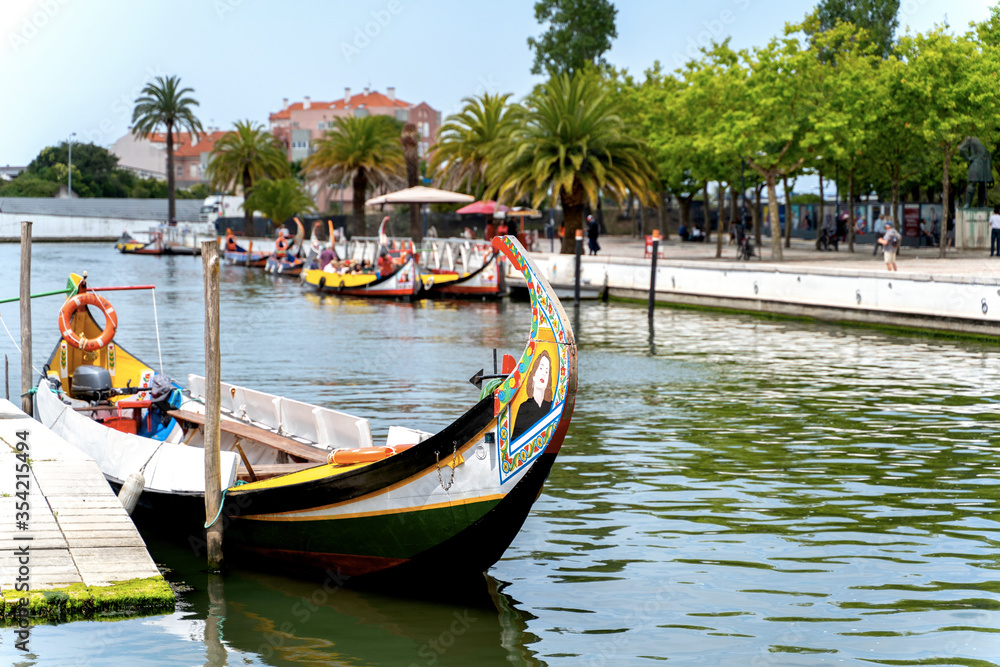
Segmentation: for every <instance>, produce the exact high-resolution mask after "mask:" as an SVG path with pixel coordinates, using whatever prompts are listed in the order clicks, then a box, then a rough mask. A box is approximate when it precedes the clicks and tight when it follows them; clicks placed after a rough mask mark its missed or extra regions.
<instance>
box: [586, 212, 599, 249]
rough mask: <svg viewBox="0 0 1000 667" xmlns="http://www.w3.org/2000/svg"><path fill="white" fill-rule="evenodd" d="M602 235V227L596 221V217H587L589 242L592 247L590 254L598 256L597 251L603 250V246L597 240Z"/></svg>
mask: <svg viewBox="0 0 1000 667" xmlns="http://www.w3.org/2000/svg"><path fill="white" fill-rule="evenodd" d="M600 235H601V225H600V224H598V222H597V221H596V220H594V216H592V215H588V216H587V242H588V245H589V246H590V254H591V255H596V254H597V251H599V250H600V249H601V244H599V243H598V242H597V239H598V238H599V237H600Z"/></svg>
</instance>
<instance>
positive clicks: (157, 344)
mask: <svg viewBox="0 0 1000 667" xmlns="http://www.w3.org/2000/svg"><path fill="white" fill-rule="evenodd" d="M149 291H150V292H152V293H153V326H154V327H155V328H156V354H157V355H159V357H160V375H164V372H163V351H162V350H161V349H160V320H159V319H158V318H157V317H156V288H155V287H154V288H153V289H151V290H149Z"/></svg>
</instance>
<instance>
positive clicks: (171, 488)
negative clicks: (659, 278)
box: [35, 237, 577, 584]
mask: <svg viewBox="0 0 1000 667" xmlns="http://www.w3.org/2000/svg"><path fill="white" fill-rule="evenodd" d="M493 246H494V248H496V249H497V250H498V251H500V252H502V253H503V254H504V255H505V256H506V258H507V260H509V261H510V262H511V264H512V265H513V266H514V267H515V268H516V269H517V270H518V271H520V272H521V273H522V274H523V276H524V278H525V282H526V284H527V285H528V286H529V287H530V290H531V299H532V310H531V312H532V320H531V329H530V334H529V337H528V342H527V345H526V347H525V349H524V351H523V352H522V354H521V357H520V359H519V360H517V361H515V360H514V359H513V357H508V358H505V362H504V369H503V372H502V373H500V374H497V375H493V376H485V377H484V376H482V374H481V373H480V374H478V375H477V378H478V379H479V380H480V382H481V383H482V390H481V394H480V397H479V399H478V400H477V401H476V402H475V404H474V405H473V406H472V407H471V408H470V409H469V410H468V411H466V412H465V414H463V415H461V416H459V417H458V418H457V419H456V420H455V421H454V422H452V423H451V424H450V425H448V426H446V427H445V428H444V429H442V430H441V431H440V432H438V433H435V434H432V433H427V432H424V431H420V430H416V429H410V428H403V427H398V426H392V427H390V428H389V432H388V436H387V440H386V442H385V443H384V444H380V445H379V446H375V443H373V442H372V436H371V429H370V427H369V425H368V421H367V420H366V419H363V418H360V417H355V416H352V415H349V414H346V413H343V412H339V411H335V410H330V409H327V408H322V407H318V406H313V405H309V404H307V403H302V402H299V401H293V400H289V399H286V398H281V397H277V396H272V395H270V394H265V393H262V392H257V391H253V390H250V389H246V388H243V387H238V386H235V385H228V384H223V385H222V428H221V432H222V447H221V449H222V451H221V475H222V485H223V488H225V489H226V491H225V496H224V500H223V507H222V511H221V514H222V515H224V518H223V519H222V520H224V521H225V522H226V523H225V538H224V539H225V545H226V550H227V554H235V555H238V556H240V555H241V556H244V557H248V558H251V559H258V560H264V561H267V562H271V563H275V562H277V563H281V564H282V565H283V566H284V567H285V568H286V569H287V570H289V571H301V572H306V573H312V574H320V575H322V574H323V573H326V572H328V571H334V572H338V573H339V574H341V575H344V576H349V577H352V578H354V577H368V576H374V575H385V574H393V573H394V574H402V575H403V576H404V578H403V581H404V582H405V581H407V580H408V581H411V582H413V583H414V584H415V583H416V582H418V581H426V575H428V574H429V575H431V576H441V577H444V578H443V579H442V581H443V582H447V581H449V580H450V578H451V577H457V576H459V575H462V574H472V573H481V572H483V571H485V570H486V569H487V568H489V567H490V566H491V565H492V564H493V563H495V562H496V561H497V560H498V559H499V558H500V556H501V555H502V554H503V552H504V551H505V550H506V549H507V547H508V546H509V545H510V543H511V541H512V540H513V539H514V537H515V536H516V534H517V532H518V531H519V530H520V527H521V525H522V523H523V522H524V520H525V518H526V517H527V515H528V512H529V511H530V509H531V506H532V504H533V503H534V501H535V499H536V498H537V497H538V495H539V493H540V492H541V487H542V484H543V483H544V481H545V479H546V477H547V476H548V474H549V471H550V469H551V467H552V465H553V463H554V461H555V459H556V455H557V454H558V452H559V449H560V447H561V446H562V442H563V439H564V437H565V435H566V431H567V429H568V427H569V423H570V419H571V417H572V415H573V407H574V403H575V399H576V371H577V351H576V343H575V340H574V337H573V331H572V328H571V325H570V320H569V318H568V317H567V316H566V313H565V312H564V310H563V308H562V306H561V305H560V303H559V300H558V298H556V297H555V295H554V293H553V291H552V290H551V288H550V287H549V285H548V283H547V282H546V280H545V277H544V276H543V275H542V274H541V273H540V272H539V270H538V269H537V267H536V266H535V264H534V263H533V262H532V260H531V259H530V258H529V257H528V256H527V253H526V252H525V251H524V249H523V248H522V247H521V245H520V244H519V243H518V242H517V240H516V239H514V238H512V237H504V238H502V239H501V238H497V239H495V240H494V241H493ZM410 262H411V264H410V265H409V266H410V269H412V270H413V271H414V277H415V278H416V274H415V271H416V268H415V266H413V265H412V259H411V260H410ZM75 282H76V284H77V285H78V288H79V293H78V294H72V295H71V296H70V297H69V298H68V299H67V302H66V305H64V307H63V310H62V311H61V318H60V331H61V335H62V340H60V341H59V343H58V344H57V345H56V348H55V350H54V351H53V353H52V355H51V356H50V358H49V361H48V365H47V366H46V377H45V378H44V379H42V380H41V381H40V382H39V385H38V393H37V396H36V401H35V405H36V411H37V416H38V418H39V419H40V420H41V421H42V423H44V424H45V425H46V426H48V427H49V428H51V429H52V430H54V431H56V433H58V434H60V435H63V436H65V437H67V438H68V439H69V440H70V441H71V442H73V443H75V444H76V445H77V446H78V447H79V448H80V449H82V450H84V451H86V452H87V453H88V454H90V455H91V456H92V457H93V458H94V459H95V460H96V461H98V462H99V464H100V466H101V469H102V471H103V472H104V474H105V476H106V477H107V478H108V480H109V481H110V482H111V483H112V484H113V485H115V486H122V485H124V484H126V483H127V482H128V480H129V479H130V478H134V477H135V475H136V474H137V473H141V475H142V476H143V478H144V479H143V482H142V484H143V486H141V487H140V488H144V489H145V490H144V491H143V492H142V494H141V496H140V497H139V504H140V509H139V510H137V512H146V513H150V514H152V515H153V516H155V517H157V520H156V522H155V523H151V524H149V525H154V526H156V527H157V528H164V529H165V527H166V526H167V525H168V524H169V523H170V522H175V523H179V524H181V527H182V528H183V529H185V530H187V531H191V530H192V529H194V530H197V531H199V532H200V529H201V526H202V523H203V520H204V484H205V471H204V459H203V450H202V446H203V443H204V440H203V437H204V436H203V427H202V425H203V424H204V422H205V405H204V395H205V387H204V384H205V382H204V379H202V378H199V377H196V376H189V378H188V389H187V390H183V391H182V390H181V388H180V387H179V386H177V385H176V384H169V383H167V382H165V381H164V380H163V379H161V378H162V377H163V376H156V375H155V374H154V373H153V370H152V369H151V368H150V367H148V366H147V365H146V364H145V363H143V362H142V361H140V360H139V359H137V358H136V357H134V356H133V355H131V354H129V353H128V352H127V351H126V350H125V349H123V348H122V347H120V346H118V345H117V343H115V342H114V329H115V326H114V325H115V324H116V320H115V315H114V309H113V308H111V307H110V304H108V303H107V302H106V300H104V299H103V297H100V295H98V294H96V293H94V292H91V291H88V289H87V286H86V283H85V282H81V280H80V278H79V277H78V276H77V277H75ZM415 282H416V283H419V282H420V281H419V280H415ZM91 306H94V307H98V308H101V309H102V310H103V311H104V312H105V314H106V316H107V320H108V325H107V326H106V327H105V329H104V330H102V329H101V327H100V326H99V325H98V324H97V321H96V320H95V319H94V317H93V316H92V314H91V312H90V310H89V308H90V307H91ZM109 313H110V314H109ZM63 325H65V326H63ZM243 482H246V483H243ZM123 495H125V494H123ZM418 572H419V573H421V575H420V577H413V575H414V574H415V573H418ZM406 577H411V578H410V579H406Z"/></svg>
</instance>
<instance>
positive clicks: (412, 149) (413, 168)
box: [400, 123, 424, 243]
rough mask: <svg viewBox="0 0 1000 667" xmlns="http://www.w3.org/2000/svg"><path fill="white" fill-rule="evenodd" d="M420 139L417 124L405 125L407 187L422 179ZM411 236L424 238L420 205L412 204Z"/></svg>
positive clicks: (404, 153)
mask: <svg viewBox="0 0 1000 667" xmlns="http://www.w3.org/2000/svg"><path fill="white" fill-rule="evenodd" d="M419 139H420V131H419V130H418V129H417V126H416V124H414V123H406V124H405V125H403V133H402V134H401V135H400V141H401V142H402V144H403V160H404V161H405V163H406V187H408V188H412V187H415V186H417V185H418V184H419V180H420V150H419V148H418V146H417V141H418V140H419ZM410 238H411V239H413V242H414V243H420V242H421V241H422V240H423V238H424V232H423V225H422V224H421V222H420V205H419V204H410Z"/></svg>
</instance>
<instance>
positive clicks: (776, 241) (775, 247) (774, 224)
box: [765, 169, 785, 262]
mask: <svg viewBox="0 0 1000 667" xmlns="http://www.w3.org/2000/svg"><path fill="white" fill-rule="evenodd" d="M765 178H766V179H767V212H768V214H769V215H768V217H769V218H770V219H771V259H773V260H777V261H779V262H780V261H781V260H783V259H784V258H785V256H784V254H783V253H782V251H781V220H780V219H779V218H778V187H777V180H778V179H777V173H776V172H775V171H774V170H773V169H769V170H768V171H767V172H766V173H765Z"/></svg>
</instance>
